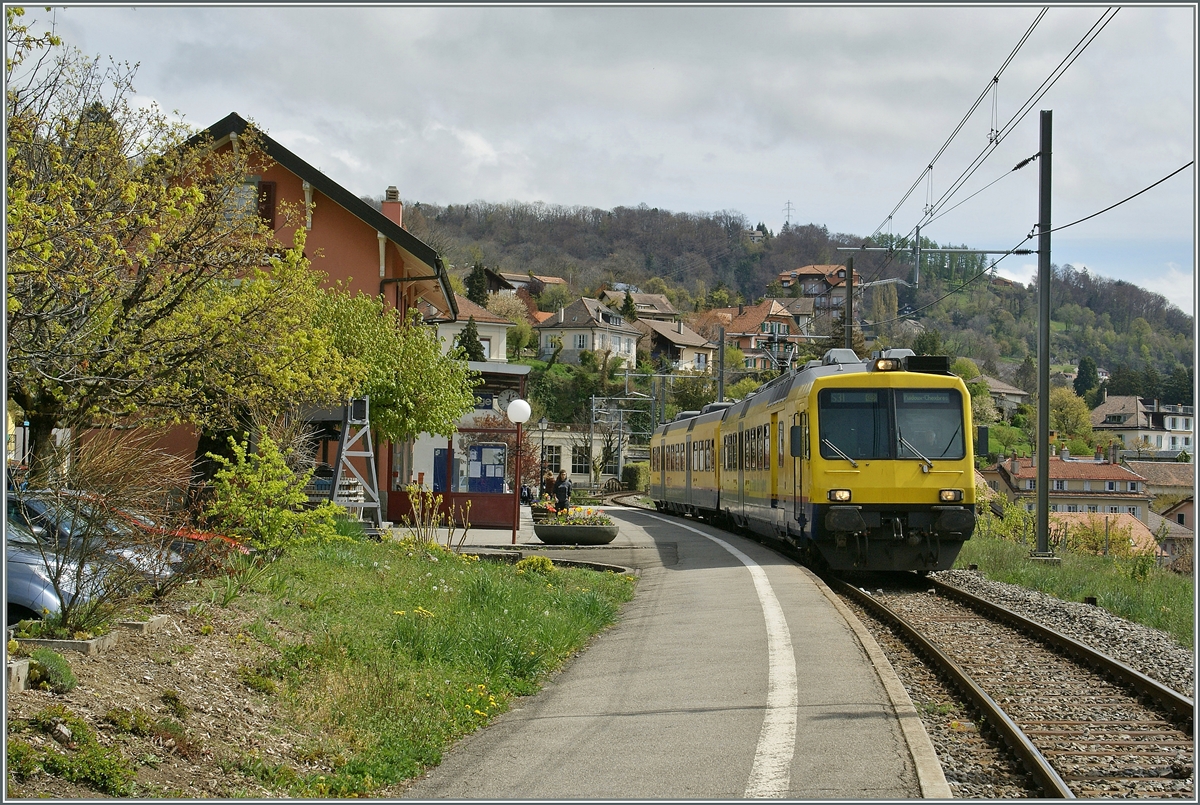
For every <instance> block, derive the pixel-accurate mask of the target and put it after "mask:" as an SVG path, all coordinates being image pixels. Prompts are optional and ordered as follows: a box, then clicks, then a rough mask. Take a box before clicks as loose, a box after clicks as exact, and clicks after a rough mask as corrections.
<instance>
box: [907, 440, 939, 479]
mask: <svg viewBox="0 0 1200 805" xmlns="http://www.w3.org/2000/svg"><path fill="white" fill-rule="evenodd" d="M900 444H902V445H904V446H905V447H907V448H908V449H909V450H911V451H913V452H914V453H916V455H917V458H919V459H921V460H922V461H924V462H925V463H924V464H923V465H921V471H922V472H929V471H930V470H931V469H933V462H932V461H930V460H929V459H927V458H925V456H923V455H921V451H920V450H918V449H917V448H915V447H913V446H912V442H910V441H909V440H908V439H905V438H904V437H903V436H901V437H900Z"/></svg>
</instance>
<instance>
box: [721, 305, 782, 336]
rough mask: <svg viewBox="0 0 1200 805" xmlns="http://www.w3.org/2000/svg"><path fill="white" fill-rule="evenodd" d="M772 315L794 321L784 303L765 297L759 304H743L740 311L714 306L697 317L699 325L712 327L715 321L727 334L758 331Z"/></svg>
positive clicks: (733, 308)
mask: <svg viewBox="0 0 1200 805" xmlns="http://www.w3.org/2000/svg"><path fill="white" fill-rule="evenodd" d="M772 316H778V317H781V318H785V319H787V320H788V321H787V323H789V324H790V323H792V315H791V314H790V313H788V311H787V309H786V308H784V306H783V305H781V304H779V303H778V302H776V301H775V300H774V299H764V300H763V301H761V302H759V303H758V304H757V305H743V306H742V308H741V310H740V311H739V310H738V308H736V307H720V308H713V309H712V310H709V311H707V312H706V313H705V314H702V315H701V317H700V318H699V319H697V326H707V327H711V326H712V325H713V324H714V323H715V324H719V325H722V326H724V327H725V335H726V336H730V335H736V334H738V333H757V332H759V330H760V329H761V328H762V323H763V322H764V321H767V320H768V319H770V318H771V317H772Z"/></svg>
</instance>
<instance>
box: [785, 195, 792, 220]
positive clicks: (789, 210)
mask: <svg viewBox="0 0 1200 805" xmlns="http://www.w3.org/2000/svg"><path fill="white" fill-rule="evenodd" d="M783 214H784V216H786V217H785V218H784V219H783V223H784V225H785V226H791V224H792V202H791V201H790V200H789V201H788V203H787V204H784V205H783Z"/></svg>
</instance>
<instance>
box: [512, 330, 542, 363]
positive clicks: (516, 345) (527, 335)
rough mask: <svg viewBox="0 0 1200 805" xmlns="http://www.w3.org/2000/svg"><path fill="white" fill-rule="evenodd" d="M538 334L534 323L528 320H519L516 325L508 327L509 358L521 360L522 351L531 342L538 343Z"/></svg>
mask: <svg viewBox="0 0 1200 805" xmlns="http://www.w3.org/2000/svg"><path fill="white" fill-rule="evenodd" d="M536 338H537V336H536V335H535V334H534V332H533V325H531V324H530V323H529V322H527V321H519V322H517V324H516V326H514V327H509V328H508V337H507V338H506V339H505V343H506V344H507V345H508V359H509V360H514V361H515V360H519V359H520V357H521V351H522V350H524V349H525V348H526V347H527V346H529V345H530V344H536V341H535V339H536Z"/></svg>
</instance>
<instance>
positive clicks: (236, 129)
mask: <svg viewBox="0 0 1200 805" xmlns="http://www.w3.org/2000/svg"><path fill="white" fill-rule="evenodd" d="M250 128H253V129H254V131H255V133H256V134H257V135H258V136H259V137H260V138H261V139H262V145H263V150H264V151H265V152H266V154H267V156H269V157H270V158H271V159H273V160H274V161H275V162H277V163H279V164H280V165H281V166H283V167H284V168H287V169H288V170H289V171H291V172H292V173H294V174H295V175H297V176H299V177H300V178H301V179H304V180H306V181H307V182H308V183H309V184H311V185H312V186H313V187H314V188H316V189H317V190H319V191H321V193H322V194H324V195H325V196H326V197H327V198H329V199H330V200H331V201H333V202H334V203H335V204H337V205H338V206H340V207H342V208H343V209H345V210H346V211H347V212H349V213H350V214H352V215H354V216H355V217H356V218H359V219H360V220H362V221H363V223H365V224H367V225H368V226H371V227H373V228H374V229H375V230H376V231H377V232H382V233H383V234H384V236H385V237H387V238H388V240H391V241H392V242H394V243H395V244H396V245H397V246H399V247H400V248H402V249H404V250H405V251H406V252H408V253H409V254H411V255H412V256H413V257H415V258H416V259H417V260H420V261H421V262H422V263H425V264H426V265H428V266H429V267H430V269H432V270H433V273H434V278H433V279H435V280H436V282H437V285H438V287H439V288H440V290H441V292H442V295H443V297H444V298H445V299H446V302H447V304H448V305H449V306H450V312H451V313H453V314H457V313H458V310H457V308H456V307H455V299H454V293H453V292H452V291H451V290H450V280H449V277H448V274H447V272H446V265H445V263H444V262H443V261H442V258H441V256H440V255H439V254H438V253H437V252H436V251H434V249H433V247H432V246H430V245H429V244H427V243H425V242H424V241H422V240H420V239H419V238H417V237H416V236H415V235H413V234H412V233H411V232H409V231H408V230H406V229H404V228H403V227H401V226H400V225H399V224H397V223H396V222H395V221H393V220H392V219H391V218H388V217H387V216H386V215H384V214H383V213H382V212H380V211H379V210H377V209H375V208H374V207H372V206H371V205H370V204H368V203H366V202H365V201H363V200H362V199H360V198H359V197H358V196H356V195H354V194H353V193H351V192H350V191H349V190H347V189H346V188H344V187H342V186H341V185H340V184H338V183H337V182H335V181H334V180H333V179H330V178H329V177H328V176H326V175H325V174H323V173H321V171H319V170H317V169H316V168H314V167H313V166H312V165H310V164H308V163H307V162H305V161H304V160H303V159H301V158H300V157H298V156H296V155H295V154H294V153H292V152H291V151H290V150H288V149H287V148H285V147H284V146H283V145H281V144H280V143H278V142H276V141H275V140H273V139H271V137H269V136H268V135H267V134H266V132H264V131H262V129H260V128H258V127H257V126H254V125H253V124H251V123H250V122H249V121H247V120H246V119H245V118H243V117H242V116H241V115H239V114H238V113H237V112H230V113H229V114H228V115H227V116H225V117H224V118H222V119H221V120H218V121H217V122H216V123H214V124H213V125H211V126H209V127H208V128H206V129H204V130H203V131H201V132H200V133H199V134H197V135H195V136H193V137H192V138H190V139H189V140H188V143H189V144H195V143H198V142H199V141H200V139H201V138H202V137H205V136H207V137H211V138H212V141H213V144H214V145H218V146H219V145H221V144H222V143H223V142H224V141H226V140H228V139H229V136H230V135H231V134H237V135H239V136H240V135H242V134H244V133H245V132H246V130H247V129H250Z"/></svg>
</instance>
